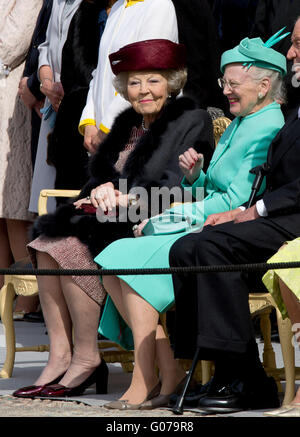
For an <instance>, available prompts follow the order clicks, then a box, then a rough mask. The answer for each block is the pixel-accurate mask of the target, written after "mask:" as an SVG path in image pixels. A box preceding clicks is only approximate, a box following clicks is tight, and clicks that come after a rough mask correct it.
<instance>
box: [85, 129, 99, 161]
mask: <svg viewBox="0 0 300 437" xmlns="http://www.w3.org/2000/svg"><path fill="white" fill-rule="evenodd" d="M97 134H98V129H97V127H96V126H93V125H87V126H85V128H84V141H83V145H84V147H85V148H86V149H87V151H88V152H89V153H90V154H91V155H93V154H94V153H95V152H96V150H97V147H96V139H97Z"/></svg>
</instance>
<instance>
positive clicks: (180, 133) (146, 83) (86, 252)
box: [14, 40, 213, 398]
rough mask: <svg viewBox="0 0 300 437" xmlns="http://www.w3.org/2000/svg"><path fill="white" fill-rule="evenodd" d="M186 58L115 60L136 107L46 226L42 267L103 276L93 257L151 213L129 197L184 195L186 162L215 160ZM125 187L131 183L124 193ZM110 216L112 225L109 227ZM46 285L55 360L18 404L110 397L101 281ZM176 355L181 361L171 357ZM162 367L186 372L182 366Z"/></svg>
mask: <svg viewBox="0 0 300 437" xmlns="http://www.w3.org/2000/svg"><path fill="white" fill-rule="evenodd" d="M185 59H186V53H185V47H184V46H183V45H181V44H177V43H173V42H171V41H169V40H148V41H140V42H136V43H133V44H129V45H128V46H125V47H123V48H122V49H120V50H119V51H118V52H116V53H114V54H111V55H110V62H111V66H112V69H113V72H114V74H115V75H116V81H115V84H114V85H115V87H116V89H117V91H118V92H119V93H121V95H123V96H124V97H125V98H126V99H128V101H129V102H130V103H131V105H132V107H131V108H129V109H127V110H126V111H125V112H123V113H121V114H120V115H119V116H118V118H117V119H116V121H115V123H114V125H113V127H112V130H111V132H110V133H109V135H108V136H107V138H106V140H105V141H104V142H103V143H102V144H101V146H100V147H99V149H98V150H97V152H96V154H95V155H94V156H93V158H91V162H90V166H89V169H90V179H89V181H88V182H87V184H86V185H85V186H84V188H83V189H82V191H81V193H80V195H79V198H78V199H77V200H75V202H74V201H73V203H70V204H67V205H61V206H60V207H58V209H57V210H56V212H55V213H52V214H47V215H44V216H41V217H40V218H39V219H37V221H36V223H35V226H34V229H33V234H34V236H35V237H38V238H36V239H35V240H34V241H33V242H32V243H30V245H29V248H30V253H31V254H32V259H33V262H34V263H35V259H36V260H37V265H38V267H39V268H42V269H43V268H56V269H57V268H88V269H96V268H97V267H96V264H95V263H94V261H93V257H94V256H95V255H96V254H97V253H99V251H100V250H101V249H102V248H104V247H105V246H106V245H107V244H109V243H110V242H112V241H114V240H115V239H117V238H121V237H126V236H129V235H131V236H132V235H133V234H132V225H133V224H134V223H135V221H130V217H131V216H130V214H129V212H130V209H131V208H130V206H131V207H133V208H139V207H140V208H141V209H143V208H145V209H147V206H148V204H139V200H138V199H137V198H136V197H135V196H134V195H130V194H127V193H128V191H129V190H131V189H133V188H139V189H144V191H145V192H146V193H148V194H150V193H151V189H152V188H158V189H159V188H162V187H166V188H169V189H171V188H173V187H177V188H178V187H179V185H180V180H181V172H180V169H179V165H178V156H179V155H180V154H182V153H184V151H185V150H187V149H188V148H191V147H193V148H194V149H196V150H197V151H198V152H201V153H202V154H203V155H204V157H205V160H206V161H209V160H210V157H211V155H212V152H213V130H212V121H211V119H210V116H209V115H208V113H207V112H206V111H204V110H202V109H198V108H197V107H196V105H195V103H194V102H193V101H192V100H191V99H190V98H187V97H182V98H178V99H176V96H177V95H178V94H179V93H180V90H181V89H182V88H183V86H184V84H185V81H186V70H185V68H184V67H185ZM121 180H123V181H122V182H124V180H125V182H126V184H127V190H126V191H125V190H124V191H123V192H121V188H122V184H121ZM175 200H176V199H175ZM136 203H137V204H136ZM127 205H128V215H129V218H128V220H127V221H123V222H122V221H121V219H120V221H119V222H118V221H116V217H115V216H113V212H114V211H115V207H119V212H120V208H121V207H123V208H124V209H125V210H126V211H127ZM150 206H151V207H152V206H153V205H150ZM96 207H97V214H95V211H96ZM93 212H94V213H93ZM105 213H107V217H109V218H110V221H108V220H107V221H104V220H103V217H104V216H105ZM149 214H151V212H150V211H149ZM119 217H120V216H119ZM136 220H138V218H136ZM35 256H36V258H35ZM38 283H39V291H40V301H41V305H42V310H43V314H44V318H45V322H46V325H47V331H48V334H49V337H50V355H49V361H48V364H47V366H46V367H45V369H44V370H43V372H42V374H41V375H40V377H39V378H38V379H37V381H36V382H35V384H34V385H33V386H30V387H24V388H21V389H19V390H17V391H16V392H15V393H14V396H17V397H30V398H32V397H34V396H44V397H53V396H73V395H80V394H82V393H83V392H84V390H85V389H86V388H87V387H88V386H89V385H91V384H93V383H95V382H96V390H97V392H98V393H100V392H101V393H104V392H106V387H107V374H108V370H107V367H106V364H105V362H104V361H103V360H101V358H100V356H99V351H98V344H97V329H98V325H99V318H100V310H101V307H102V305H103V302H104V299H105V297H106V292H105V290H104V288H103V286H102V284H101V283H100V281H99V278H97V277H96V276H90V277H88V276H72V277H70V276H61V277H58V276H57V277H55V276H51V277H48V278H46V277H44V276H40V277H38ZM72 326H73V327H74V348H73V347H72ZM168 347H169V346H168V345H166V348H168ZM166 354H167V355H166V356H167V357H171V356H172V354H171V353H170V351H169V349H167V351H166ZM162 363H163V364H164V365H167V366H169V367H171V368H172V369H174V372H175V373H176V372H181V370H180V369H178V368H177V363H176V362H175V360H174V359H171V358H170V360H168V359H165V360H162ZM155 394H157V393H155Z"/></svg>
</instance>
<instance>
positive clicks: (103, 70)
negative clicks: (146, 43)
mask: <svg viewBox="0 0 300 437" xmlns="http://www.w3.org/2000/svg"><path fill="white" fill-rule="evenodd" d="M147 39H169V40H170V41H174V42H178V29H177V20H176V13H175V9H174V6H173V4H172V2H171V0H139V1H132V0H118V1H117V2H116V3H115V4H114V5H113V7H112V9H111V12H110V15H109V18H108V20H107V24H106V27H105V30H104V33H103V37H102V39H101V43H100V47H99V57H98V65H97V68H96V70H95V71H94V72H93V79H92V81H91V83H90V89H89V93H88V97H87V101H86V106H85V108H84V110H83V112H82V115H81V119H80V123H79V129H80V132H81V133H82V135H84V146H85V148H86V149H87V150H88V151H89V152H90V153H95V151H96V149H97V147H98V146H99V144H100V142H101V141H103V139H104V137H105V135H106V134H107V133H108V132H109V131H110V129H111V126H112V124H113V121H114V119H115V117H116V116H117V115H118V114H119V113H120V112H121V111H122V110H124V109H125V108H127V107H128V102H126V100H125V99H123V98H122V97H121V96H120V94H118V93H117V92H116V90H115V88H114V86H113V82H112V81H113V73H112V69H111V66H110V64H109V54H110V53H113V52H116V51H117V50H119V49H120V48H121V47H123V46H125V45H127V44H130V43H133V42H136V41H142V40H147Z"/></svg>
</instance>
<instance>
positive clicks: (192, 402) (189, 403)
mask: <svg viewBox="0 0 300 437" xmlns="http://www.w3.org/2000/svg"><path fill="white" fill-rule="evenodd" d="M210 384H211V381H209V382H207V383H206V384H204V385H202V384H197V385H196V387H195V388H193V389H191V390H189V391H188V392H187V394H186V396H185V398H184V402H183V408H184V407H189V408H196V407H197V406H198V402H199V400H200V399H201V398H202V397H203V396H205V395H206V394H207V392H208V389H209V387H210ZM179 397H180V394H172V395H171V397H170V399H169V405H168V406H169V407H173V406H174V405H176V403H177V401H178V398H179Z"/></svg>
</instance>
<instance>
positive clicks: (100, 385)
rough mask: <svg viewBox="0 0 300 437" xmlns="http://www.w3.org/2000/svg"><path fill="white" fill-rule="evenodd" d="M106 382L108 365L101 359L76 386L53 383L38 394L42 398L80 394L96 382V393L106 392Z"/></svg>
mask: <svg viewBox="0 0 300 437" xmlns="http://www.w3.org/2000/svg"><path fill="white" fill-rule="evenodd" d="M107 382H108V367H107V364H106V362H105V361H104V360H103V359H102V361H101V363H100V364H99V366H98V367H96V369H95V370H94V371H93V373H91V374H90V376H89V377H88V378H87V379H86V380H85V381H83V382H82V383H81V384H79V385H78V386H77V387H66V386H64V385H62V384H53V385H48V386H47V387H45V388H44V389H43V390H42V391H41V392H40V394H39V397H43V398H52V397H56V398H61V397H66V396H68V397H71V396H80V395H82V394H83V393H84V392H85V390H86V389H87V388H88V387H90V386H91V385H92V384H95V383H96V394H107Z"/></svg>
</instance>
